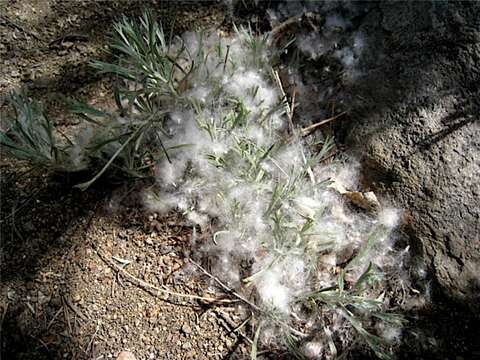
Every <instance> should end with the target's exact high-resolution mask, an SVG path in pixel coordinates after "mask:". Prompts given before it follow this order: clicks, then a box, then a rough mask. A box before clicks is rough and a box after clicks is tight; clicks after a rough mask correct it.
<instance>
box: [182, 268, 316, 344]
mask: <svg viewBox="0 0 480 360" xmlns="http://www.w3.org/2000/svg"><path fill="white" fill-rule="evenodd" d="M190 262H191V263H192V264H193V265H195V266H196V267H198V268H199V269H200V270H202V272H203V273H204V274H205V275H207V276H208V277H210V278H212V279H213V280H215V281H216V282H217V283H218V285H220V286H221V287H222V288H223V289H224V290H225V291H227V292H228V293H229V294H231V295H233V296H235V297H236V298H238V299H239V300H241V301H243V302H244V303H245V304H247V305H249V306H250V307H251V308H252V309H253V310H255V311H257V312H259V313H261V314H265V311H264V310H262V309H261V308H260V307H258V306H257V305H255V304H254V303H252V302H251V301H250V300H247V299H245V298H244V297H243V296H242V295H240V294H238V293H237V292H235V291H234V290H233V289H231V288H230V287H228V286H227V285H225V284H224V283H223V282H222V281H221V280H220V279H219V278H217V277H216V276H215V275H212V274H210V273H209V272H208V271H207V270H205V269H204V268H203V267H202V266H201V265H200V264H197V263H196V262H195V261H193V260H192V259H190ZM272 320H273V321H274V322H276V323H278V324H281V325H283V326H286V327H288V328H289V329H290V331H291V332H292V333H294V334H295V335H297V336H301V337H307V334H304V333H302V332H301V331H298V330H297V329H294V328H293V327H291V326H290V325H288V324H287V323H285V322H284V321H282V320H278V319H272Z"/></svg>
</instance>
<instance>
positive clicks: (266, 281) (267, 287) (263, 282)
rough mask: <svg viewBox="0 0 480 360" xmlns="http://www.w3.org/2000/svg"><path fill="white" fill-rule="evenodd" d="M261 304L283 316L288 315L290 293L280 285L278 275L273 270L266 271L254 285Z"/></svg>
mask: <svg viewBox="0 0 480 360" xmlns="http://www.w3.org/2000/svg"><path fill="white" fill-rule="evenodd" d="M256 287H257V291H258V293H259V295H260V297H261V299H262V301H263V303H264V304H265V305H267V306H269V307H273V308H275V309H277V310H278V311H280V312H281V313H283V314H288V313H289V303H290V294H291V291H290V289H289V288H287V287H286V286H285V285H283V284H282V283H281V278H280V274H278V273H277V271H275V270H267V271H265V273H264V274H262V275H261V278H260V280H259V281H258V282H257V284H256Z"/></svg>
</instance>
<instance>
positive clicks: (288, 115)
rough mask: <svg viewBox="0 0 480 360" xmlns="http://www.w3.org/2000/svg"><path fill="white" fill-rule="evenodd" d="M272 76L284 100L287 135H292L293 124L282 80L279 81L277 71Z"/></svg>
mask: <svg viewBox="0 0 480 360" xmlns="http://www.w3.org/2000/svg"><path fill="white" fill-rule="evenodd" d="M273 75H274V76H275V80H276V81H277V84H278V87H279V88H280V91H281V92H282V97H283V98H284V99H285V102H286V108H287V118H288V127H289V131H288V132H289V133H290V134H291V133H293V122H292V117H291V115H292V113H293V111H292V108H291V107H290V104H289V103H288V98H287V94H286V93H285V90H284V89H283V84H282V80H281V79H280V75H278V71H276V70H274V71H273Z"/></svg>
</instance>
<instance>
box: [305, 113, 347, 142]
mask: <svg viewBox="0 0 480 360" xmlns="http://www.w3.org/2000/svg"><path fill="white" fill-rule="evenodd" d="M346 113H347V112H346V111H344V112H342V113H340V114H338V115H335V116H332V117H330V118H328V119H325V120H322V121H319V122H317V123H315V124H312V125H309V126H307V127H304V128H303V129H302V135H303V136H307V135H310V134H311V133H312V132H313V130H315V129H317V128H318V127H320V126H322V125H325V124H327V123H329V122H331V121H333V120H335V119H338V118H339V117H340V116H343V115H345V114H346Z"/></svg>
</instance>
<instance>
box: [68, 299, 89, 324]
mask: <svg viewBox="0 0 480 360" xmlns="http://www.w3.org/2000/svg"><path fill="white" fill-rule="evenodd" d="M63 298H64V300H65V303H66V304H67V305H68V307H69V308H70V309H72V310H73V312H74V313H75V314H76V315H77V316H78V317H79V318H80V319H82V320H83V321H88V317H86V316H85V315H83V314H82V312H81V311H80V310H78V308H77V307H76V306H75V305H74V304H73V303H72V302H71V301H70V300H69V299H68V298H67V297H66V296H64V297H63Z"/></svg>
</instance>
